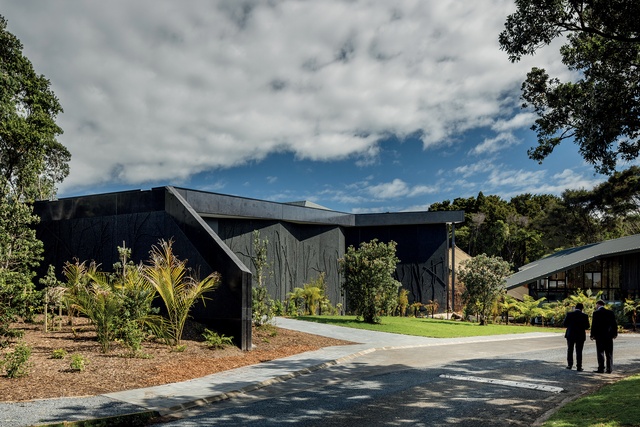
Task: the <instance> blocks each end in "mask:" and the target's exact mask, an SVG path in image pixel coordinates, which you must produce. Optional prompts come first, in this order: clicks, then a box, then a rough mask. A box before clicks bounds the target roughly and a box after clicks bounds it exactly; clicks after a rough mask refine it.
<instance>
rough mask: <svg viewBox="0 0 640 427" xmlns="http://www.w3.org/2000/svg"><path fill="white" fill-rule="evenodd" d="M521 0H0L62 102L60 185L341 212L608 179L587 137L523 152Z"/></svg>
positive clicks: (552, 53) (541, 57) (555, 61)
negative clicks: (516, 50)
mask: <svg viewBox="0 0 640 427" xmlns="http://www.w3.org/2000/svg"><path fill="white" fill-rule="evenodd" d="M514 7H515V6H514V4H513V1H512V0H482V1H478V2H460V1H458V0H437V1H436V0H415V1H412V0H405V1H394V2H380V1H374V0H370V1H365V0H355V1H339V0H325V1H317V2H309V1H301V0H295V1H293V0H292V1H287V0H282V1H277V0H272V1H244V0H232V1H200V0H198V1H196V0H186V1H181V2H176V1H172V0H138V1H135V2H131V1H124V0H113V1H109V2H77V1H72V0H57V1H55V2H51V1H46V0H29V1H20V2H18V1H11V0H0V14H2V15H3V16H4V17H5V18H6V19H7V21H8V29H9V31H11V32H12V33H14V34H15V35H16V36H18V38H20V40H21V41H22V43H23V45H24V53H25V55H26V56H27V57H28V58H29V59H30V60H31V61H32V62H33V64H34V67H35V69H36V71H37V72H38V73H41V74H44V75H45V76H46V77H47V78H49V79H50V80H51V84H52V88H53V90H54V92H55V93H56V95H57V96H58V97H59V98H60V101H61V104H62V106H63V108H64V110H65V112H64V113H63V114H62V115H60V117H59V118H58V123H59V124H60V126H61V127H62V128H63V129H64V134H63V135H61V136H60V137H59V140H60V141H61V142H62V143H63V144H64V145H65V146H67V148H69V150H70V151H71V154H72V161H71V165H70V166H71V174H70V176H69V177H68V178H67V179H66V180H65V182H64V183H63V184H62V185H61V186H60V190H59V196H60V197H67V196H76V195H82V194H93V193H100V192H108V191H120V190H129V189H147V188H151V187H156V186H163V185H176V186H181V187H188V188H193V189H201V190H206V191H214V192H219V193H224V194H233V195H238V196H244V197H252V198H259V199H266V200H274V201H279V202H286V201H298V200H310V201H313V202H315V203H318V204H320V205H323V206H326V207H328V208H331V209H335V210H340V211H345V212H387V211H406V210H424V209H427V208H428V207H429V205H430V204H431V203H433V202H439V201H442V200H445V199H454V198H456V197H470V196H475V195H477V194H478V192H479V191H482V192H483V193H485V194H497V195H499V196H501V197H503V198H505V199H507V200H508V199H509V198H510V197H512V196H514V195H517V194H522V193H526V192H529V193H537V194H540V193H551V194H560V193H561V192H562V191H564V190H565V189H575V188H591V187H593V186H594V185H595V184H597V183H599V182H601V181H602V180H603V179H604V178H603V177H602V176H599V175H596V174H595V173H594V171H593V168H592V167H591V166H589V165H587V164H585V163H584V162H583V161H582V159H581V158H580V156H579V155H578V153H577V148H576V146H575V145H573V144H570V143H564V144H562V145H561V146H560V147H559V148H558V149H557V150H556V152H554V153H553V155H552V156H550V157H549V158H548V159H547V160H546V161H545V162H544V163H543V164H542V165H539V164H538V163H536V162H534V161H532V160H530V159H528V157H527V154H526V152H527V149H528V148H530V147H531V146H533V145H535V135H534V134H533V132H532V131H530V130H529V127H530V126H531V124H532V123H533V120H534V119H535V117H534V116H533V115H532V114H531V113H530V112H527V111H523V110H521V109H520V100H519V96H520V84H521V82H522V80H523V79H524V78H525V75H526V73H527V71H528V70H529V69H530V68H531V67H532V66H539V67H543V68H546V69H547V70H548V71H549V72H550V74H551V75H556V76H559V77H561V78H563V79H567V78H570V77H571V76H570V74H569V71H567V70H566V69H564V67H563V66H562V64H561V62H560V60H559V57H558V52H557V50H558V47H559V45H558V44H557V43H555V44H554V45H552V46H550V47H548V48H545V49H543V50H542V51H540V53H539V54H538V55H536V56H535V57H532V58H525V59H524V60H523V61H522V62H521V63H517V64H511V63H510V62H509V61H508V59H507V55H506V54H505V53H504V52H502V51H500V50H499V47H498V43H497V37H498V34H499V32H500V31H501V29H502V28H503V25H504V21H505V18H506V16H507V15H508V14H509V13H511V12H513V10H514Z"/></svg>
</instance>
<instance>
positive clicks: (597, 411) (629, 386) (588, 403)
mask: <svg viewBox="0 0 640 427" xmlns="http://www.w3.org/2000/svg"><path fill="white" fill-rule="evenodd" d="M296 319H299V320H307V321H310V322H318V323H327V324H331V325H338V326H346V327H350V328H360V329H368V330H372V331H380V332H392V333H396V334H405V335H418V336H423V337H433V338H455V337H473V336H480V335H500V334H517V333H524V332H564V329H558V328H546V327H545V328H543V327H540V326H520V325H484V326H481V325H479V324H477V323H470V322H456V321H452V320H439V319H429V318H415V317H383V318H382V323H381V324H378V325H371V324H367V323H364V322H362V321H358V320H356V318H355V316H300V317H297V318H296ZM638 390H640V375H635V376H631V377H629V378H626V379H624V380H621V381H618V382H616V383H614V384H610V385H607V386H605V387H603V388H601V389H600V390H599V391H598V392H596V393H594V394H592V395H589V396H585V397H582V398H580V399H578V400H576V401H574V402H571V403H569V404H567V405H566V406H564V407H562V408H561V409H560V410H559V411H558V412H557V413H556V414H554V415H553V416H552V417H551V418H549V420H547V422H545V424H544V425H543V427H640V393H639V392H638Z"/></svg>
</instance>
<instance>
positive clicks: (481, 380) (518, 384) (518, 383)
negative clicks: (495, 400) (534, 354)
mask: <svg viewBox="0 0 640 427" xmlns="http://www.w3.org/2000/svg"><path fill="white" fill-rule="evenodd" d="M440 378H449V379H452V380H462V381H475V382H478V383H487V384H498V385H504V386H507V387H519V388H528V389H532V390H541V391H548V392H550V393H560V392H563V391H564V389H563V388H561V387H553V386H550V385H542V384H533V383H525V382H522V381H509V380H494V379H491V378H482V377H472V376H469V375H449V374H442V375H440Z"/></svg>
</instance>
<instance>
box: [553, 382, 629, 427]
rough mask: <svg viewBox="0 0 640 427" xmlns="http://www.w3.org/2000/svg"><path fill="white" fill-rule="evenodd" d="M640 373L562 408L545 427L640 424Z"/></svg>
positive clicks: (627, 425) (599, 426)
mask: <svg viewBox="0 0 640 427" xmlns="http://www.w3.org/2000/svg"><path fill="white" fill-rule="evenodd" d="M638 390H640V375H633V376H630V377H628V378H625V379H623V380H620V381H618V382H616V383H613V384H608V385H606V386H604V387H602V388H601V389H600V390H598V391H597V392H596V393H594V394H591V395H589V396H585V397H582V398H580V399H578V400H576V401H574V402H571V403H569V404H567V405H566V406H564V407H562V408H560V410H559V411H558V412H556V413H555V414H553V415H552V416H551V417H550V418H549V419H548V420H547V421H546V422H545V423H544V424H543V427H633V426H635V427H637V426H640V395H639V394H638Z"/></svg>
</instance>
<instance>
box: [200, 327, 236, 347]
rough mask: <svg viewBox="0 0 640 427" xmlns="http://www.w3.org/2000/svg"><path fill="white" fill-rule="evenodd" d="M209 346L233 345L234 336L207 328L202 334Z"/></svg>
mask: <svg viewBox="0 0 640 427" xmlns="http://www.w3.org/2000/svg"><path fill="white" fill-rule="evenodd" d="M202 336H203V337H204V339H205V341H206V342H207V346H208V347H209V348H225V347H228V346H231V345H233V337H227V336H224V335H220V334H218V333H217V332H214V331H210V330H209V329H205V330H204V333H203V334H202Z"/></svg>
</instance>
